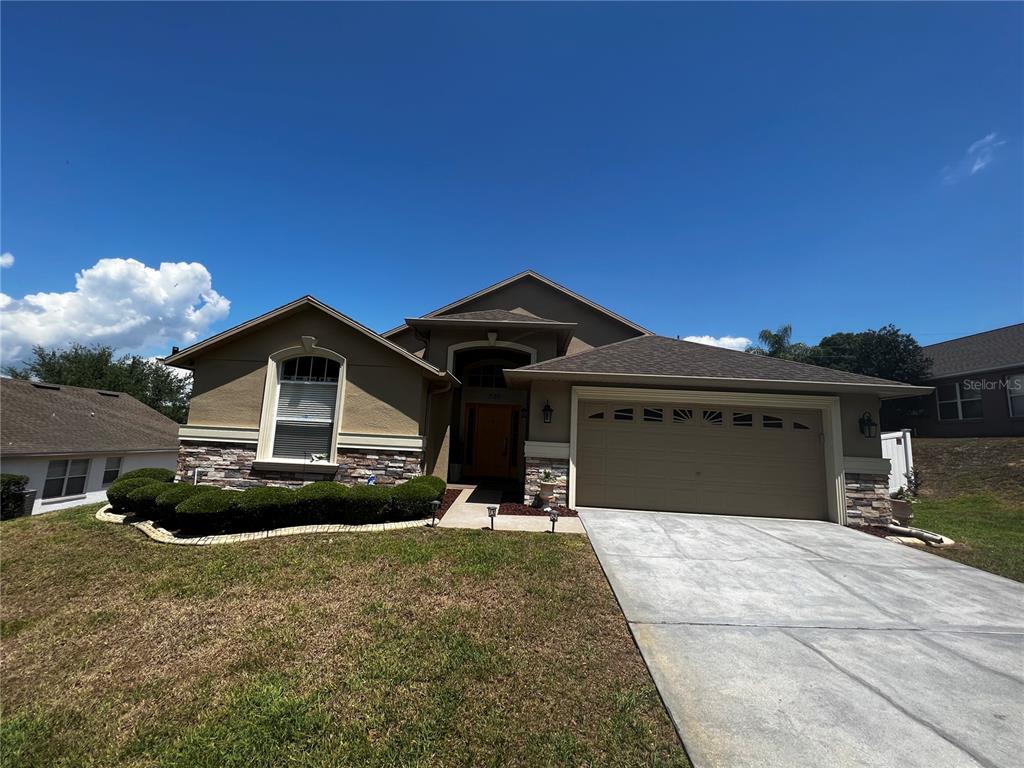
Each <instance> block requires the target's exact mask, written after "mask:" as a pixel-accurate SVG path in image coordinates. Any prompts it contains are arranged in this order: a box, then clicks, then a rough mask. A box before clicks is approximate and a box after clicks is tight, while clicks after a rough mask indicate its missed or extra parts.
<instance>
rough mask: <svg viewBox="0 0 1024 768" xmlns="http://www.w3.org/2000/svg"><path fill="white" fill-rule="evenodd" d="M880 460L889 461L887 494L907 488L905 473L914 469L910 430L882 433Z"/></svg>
mask: <svg viewBox="0 0 1024 768" xmlns="http://www.w3.org/2000/svg"><path fill="white" fill-rule="evenodd" d="M882 458H885V459H888V460H889V493H895V492H896V491H898V490H899V489H900V488H905V487H906V486H907V473H908V472H910V470H912V469H913V468H914V452H913V450H912V449H911V447H910V430H909V429H904V430H902V431H900V432H883V433H882Z"/></svg>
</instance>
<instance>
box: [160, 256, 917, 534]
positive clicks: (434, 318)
mask: <svg viewBox="0 0 1024 768" xmlns="http://www.w3.org/2000/svg"><path fill="white" fill-rule="evenodd" d="M165 362H166V363H167V364H168V365H174V366H178V367H181V368H186V369H189V370H191V371H192V372H193V375H194V392H193V397H192V406H191V410H190V412H189V419H188V423H187V424H186V425H183V426H182V427H181V429H180V434H179V438H180V449H179V458H178V472H179V475H180V477H181V478H182V479H187V480H193V481H194V480H195V479H197V478H198V479H199V480H200V481H202V482H214V483H220V484H223V485H233V486H244V485H253V484H276V485H292V484H295V485H297V484H302V483H305V482H309V481H311V480H316V479H335V480H338V481H340V482H350V483H359V482H368V481H370V478H371V477H372V478H373V481H374V482H377V483H384V484H390V483H397V482H401V481H402V480H404V479H407V478H408V477H411V476H413V475H415V474H419V473H421V472H426V473H433V474H436V475H438V476H440V477H443V478H446V479H448V480H449V481H466V482H473V481H481V480H502V481H504V482H506V483H508V482H516V481H518V482H520V483H522V485H523V488H524V497H525V499H526V500H527V501H532V500H533V499H534V497H535V495H536V493H537V491H538V488H539V479H540V477H541V475H542V474H543V473H544V472H545V471H550V472H551V473H553V474H554V475H555V476H556V477H557V478H558V479H559V483H560V485H559V489H558V491H557V493H558V501H559V502H561V503H565V504H568V505H570V506H574V507H575V506H600V507H613V508H631V509H651V510H669V511H688V512H708V513H717V514H743V515H765V516H777V517H795V518H812V519H826V520H832V521H835V522H838V523H843V524H846V523H856V522H858V521H862V520H875V519H879V520H884V519H885V518H886V517H887V516H888V514H889V509H888V504H887V502H886V501H885V496H886V495H887V489H888V473H889V467H888V461H887V460H886V459H883V458H882V450H881V442H880V439H879V437H878V431H877V421H878V408H879V404H880V401H881V400H882V399H884V398H895V397H909V396H915V395H920V394H923V393H925V392H927V391H930V390H928V389H927V388H921V387H913V386H909V385H906V384H901V383H899V382H893V381H886V380H883V379H876V378H872V377H868V376H858V375H855V374H850V373H846V372H843V371H836V370H831V369H826V368H818V367H815V366H809V365H803V364H800V363H794V362H790V361H786V360H778V359H775V358H770V357H764V356H759V355H753V354H747V353H743V352H734V351H729V350H724V349H718V348H715V347H709V346H703V345H700V344H693V343H690V342H685V341H679V340H676V339H669V338H665V337H661V336H656V335H654V334H652V333H650V332H649V331H647V330H646V329H644V328H642V327H641V326H639V325H637V324H636V323H634V322H632V321H630V320H628V319H626V318H624V317H622V316H620V315H617V314H615V313H614V312H612V311H610V310H608V309H606V308H604V307H602V306H599V305H597V304H595V303H594V302H592V301H590V300H588V299H586V298H584V297H583V296H580V295H578V294H576V293H574V292H573V291H571V290H569V289H567V288H565V287H563V286H561V285H558V284H556V283H554V282H552V281H551V280H548V279H547V278H545V277H543V276H542V275H539V274H537V273H535V272H532V271H527V272H523V273H521V274H518V275H515V276H514V277H511V278H509V279H507V280H503V281H501V282H499V283H496V284H495V285H492V286H490V287H488V288H485V289H483V290H481V291H479V292H478V293H475V294H473V295H471V296H467V297H465V298H463V299H460V300H458V301H456V302H453V303H451V304H448V305H447V306H444V307H441V308H440V309H437V310H435V311H433V312H430V313H429V314H426V315H423V316H421V317H409V318H406V319H405V322H404V323H403V324H402V325H400V326H398V327H397V328H394V329H392V330H390V331H388V332H386V333H383V334H377V333H374V332H373V331H371V330H370V329H368V328H366V327H364V326H362V325H360V324H359V323H357V322H356V321H355V320H353V319H351V318H349V317H346V316H345V315H343V314H341V313H340V312H338V311H337V310H335V309H332V308H331V307H328V306H327V305H325V304H323V303H321V302H319V301H317V300H316V299H314V298H312V297H310V296H306V297H303V298H301V299H298V300H296V301H293V302H291V303H290V304H286V305H284V306H283V307H279V308H278V309H275V310H273V311H271V312H268V313H267V314H265V315H262V316H260V317H257V318H255V319H253V320H250V321H249V322H246V323H243V324H241V325H239V326H237V327H235V328H232V329H230V330H228V331H225V332H224V333H221V334H218V335H217V336H214V337H212V338H210V339H207V340H206V341H203V342H200V343H198V344H195V345H193V346H191V347H188V348H187V349H183V350H177V349H176V350H175V351H174V352H173V354H171V355H170V356H169V357H168V358H166V360H165Z"/></svg>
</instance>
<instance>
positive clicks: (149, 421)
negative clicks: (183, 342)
mask: <svg viewBox="0 0 1024 768" xmlns="http://www.w3.org/2000/svg"><path fill="white" fill-rule="evenodd" d="M177 453H178V425H177V424H176V423H175V422H174V421H172V420H171V419H169V418H167V417H166V416H164V415H163V414H161V413H158V412H157V411H154V410H153V409H152V408H150V407H149V406H147V405H143V404H142V403H140V402H139V401H138V400H136V399H135V398H134V397H132V396H131V395H126V394H124V393H123V392H107V391H104V390H97V389H86V388H83V387H67V386H64V385H57V384H43V383H40V382H35V381H22V380H19V379H0V465H2V469H3V471H4V472H8V473H12V474H18V475H27V476H28V488H30V489H34V490H35V491H36V498H35V503H34V505H33V508H32V512H33V514H37V513H39V512H47V511H49V510H51V509H60V508H62V507H69V506H75V505H78V504H87V503H89V502H93V501H103V500H104V499H106V488H107V486H109V485H110V484H111V483H112V482H113V481H114V480H116V479H117V477H118V476H119V475H120V474H122V473H124V472H129V471H131V470H133V469H140V468H141V467H165V468H168V469H174V467H175V463H176V459H177Z"/></svg>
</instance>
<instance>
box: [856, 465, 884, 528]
mask: <svg viewBox="0 0 1024 768" xmlns="http://www.w3.org/2000/svg"><path fill="white" fill-rule="evenodd" d="M891 522H892V504H890V502H889V476H888V475H874V474H865V473H859V472H847V473H846V524H847V525H850V526H854V527H857V526H860V525H888V524H889V523H891Z"/></svg>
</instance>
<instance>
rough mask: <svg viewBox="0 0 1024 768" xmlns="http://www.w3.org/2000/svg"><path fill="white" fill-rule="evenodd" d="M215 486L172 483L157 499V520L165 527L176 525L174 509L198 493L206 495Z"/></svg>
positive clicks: (155, 508)
mask: <svg viewBox="0 0 1024 768" xmlns="http://www.w3.org/2000/svg"><path fill="white" fill-rule="evenodd" d="M216 487H217V486H215V485H190V484H188V483H171V484H170V485H168V486H166V488H165V490H164V492H163V493H161V494H160V495H159V496H157V497H156V504H155V506H154V510H155V511H154V514H155V516H156V519H157V520H159V521H160V522H161V523H162V524H163V525H165V526H166V525H175V524H176V523H177V519H176V518H175V514H174V509H175V507H177V506H178V505H179V504H181V502H183V501H184V500H185V499H189V498H192V497H193V496H195V495H196V494H197V493H206V492H207V491H209V490H210V489H212V488H216Z"/></svg>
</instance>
